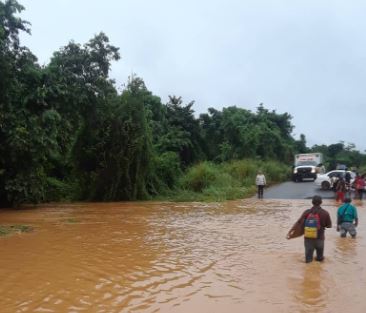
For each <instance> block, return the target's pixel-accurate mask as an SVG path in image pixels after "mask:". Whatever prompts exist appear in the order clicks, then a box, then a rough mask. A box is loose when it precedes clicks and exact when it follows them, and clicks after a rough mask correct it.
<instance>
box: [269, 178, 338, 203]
mask: <svg viewBox="0 0 366 313" xmlns="http://www.w3.org/2000/svg"><path fill="white" fill-rule="evenodd" d="M315 194H316V195H320V196H321V197H322V198H323V199H334V198H335V193H334V191H332V190H321V189H320V187H319V186H317V185H315V183H314V182H313V181H303V182H299V183H295V182H292V181H289V182H285V183H281V184H278V185H274V186H271V187H269V188H265V189H264V198H265V199H311V198H312V197H313V196H314V195H315Z"/></svg>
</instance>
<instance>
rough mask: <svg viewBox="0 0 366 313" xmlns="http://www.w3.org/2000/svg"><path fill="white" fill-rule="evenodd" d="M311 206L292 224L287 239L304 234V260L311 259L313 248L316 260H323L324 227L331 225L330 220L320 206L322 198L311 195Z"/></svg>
mask: <svg viewBox="0 0 366 313" xmlns="http://www.w3.org/2000/svg"><path fill="white" fill-rule="evenodd" d="M312 204H313V207H312V208H311V209H307V210H305V211H304V212H303V213H302V215H301V216H300V218H299V219H298V220H297V221H296V223H295V224H294V226H292V228H291V229H290V231H289V232H288V234H287V237H286V238H287V239H291V238H296V237H299V236H302V235H304V247H305V262H306V263H310V262H312V261H313V256H314V250H315V251H316V261H319V262H321V261H323V260H324V241H325V236H324V233H325V228H331V227H332V221H331V218H330V215H329V213H328V211H326V210H324V209H323V208H321V206H320V205H321V204H322V198H321V197H320V196H318V195H315V196H313V199H312Z"/></svg>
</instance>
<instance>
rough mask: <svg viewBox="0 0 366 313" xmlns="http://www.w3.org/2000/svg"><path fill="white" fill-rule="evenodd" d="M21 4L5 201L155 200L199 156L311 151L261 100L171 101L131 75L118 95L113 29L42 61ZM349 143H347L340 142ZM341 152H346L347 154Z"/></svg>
mask: <svg viewBox="0 0 366 313" xmlns="http://www.w3.org/2000/svg"><path fill="white" fill-rule="evenodd" d="M23 9H24V8H23V7H22V6H21V5H20V4H19V3H18V2H17V1H14V0H8V1H5V2H4V1H0V204H1V206H8V205H17V204H20V203H24V202H35V203H36V202H42V201H59V200H63V199H72V200H98V201H111V200H135V199H146V198H149V197H151V196H154V195H157V194H159V193H161V192H162V191H163V190H166V189H172V188H174V187H175V185H176V183H177V180H178V179H179V177H180V175H181V174H182V172H183V171H185V170H186V169H187V168H188V167H189V166H191V165H193V164H196V163H198V162H200V161H213V162H224V161H230V160H234V159H237V160H238V159H243V158H253V159H268V160H269V159H276V160H279V161H282V162H287V163H288V162H292V159H293V154H294V153H296V152H303V151H309V149H308V148H307V147H306V140H305V136H304V135H301V137H300V140H295V139H294V138H293V137H292V135H291V133H292V130H293V125H292V123H291V119H292V117H291V116H290V115H289V114H288V113H284V114H278V113H276V112H275V111H269V110H267V109H265V108H264V106H263V105H259V107H258V108H257V111H256V112H251V111H250V110H246V109H243V108H238V107H235V106H232V107H227V108H223V109H222V110H216V109H213V108H210V109H209V110H208V112H207V113H205V114H201V115H200V116H199V117H196V116H195V115H194V111H193V109H192V106H193V104H194V103H193V102H190V103H188V104H184V103H183V101H182V99H181V97H176V96H171V97H169V101H168V103H162V101H161V99H160V98H159V97H157V96H155V95H153V94H152V92H150V91H149V90H148V89H147V87H146V86H145V83H144V81H143V80H142V79H141V78H139V77H136V76H132V77H130V79H129V81H128V83H127V85H126V87H125V89H124V90H123V91H122V92H118V91H117V89H116V87H115V84H114V81H113V80H111V79H110V78H109V71H110V67H111V62H113V61H117V60H118V59H119V58H120V55H119V51H118V50H119V49H118V48H116V47H114V46H113V45H111V44H110V43H109V39H108V37H107V36H106V35H105V34H104V33H99V34H97V35H96V36H94V37H93V38H92V39H91V40H89V42H87V43H86V44H84V45H80V44H78V43H75V42H73V41H71V42H69V43H68V44H67V45H66V46H64V47H62V48H61V49H60V50H59V51H56V52H55V53H54V54H53V56H52V58H51V60H50V62H49V64H47V65H45V66H40V65H39V64H38V63H37V58H36V56H35V55H33V54H32V52H31V51H30V50H29V49H28V48H27V47H24V46H21V44H20V42H19V32H20V31H25V32H30V30H29V27H28V26H29V24H28V23H27V22H26V21H23V20H22V19H20V18H19V17H18V16H17V14H18V13H20V12H21V11H22V10H23ZM339 145H342V146H339ZM339 148H340V150H339ZM313 149H315V150H318V151H319V150H321V152H323V153H324V154H326V155H328V156H329V157H334V158H336V157H337V158H340V156H342V157H344V160H345V161H346V160H347V163H348V161H349V162H352V164H357V165H358V164H359V165H361V164H364V163H365V156H364V155H363V154H361V153H359V152H358V151H355V150H354V149H353V148H352V147H350V146H347V147H345V146H344V145H343V144H336V145H331V146H328V147H327V146H317V147H314V148H313Z"/></svg>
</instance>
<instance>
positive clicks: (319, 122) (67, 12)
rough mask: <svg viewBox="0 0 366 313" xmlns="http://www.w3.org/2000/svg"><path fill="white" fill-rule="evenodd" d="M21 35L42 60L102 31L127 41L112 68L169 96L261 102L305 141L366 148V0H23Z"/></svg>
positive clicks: (204, 102) (198, 107) (122, 78)
mask: <svg viewBox="0 0 366 313" xmlns="http://www.w3.org/2000/svg"><path fill="white" fill-rule="evenodd" d="M19 2H20V3H21V4H22V5H24V6H25V8H26V10H25V11H23V12H22V14H21V17H22V18H23V19H25V20H28V21H29V22H31V24H32V26H31V30H32V35H31V36H28V35H27V36H21V40H22V44H23V45H25V46H27V47H29V48H30V50H31V51H32V52H33V53H34V54H35V55H36V56H37V57H38V59H39V62H40V63H41V64H47V63H48V62H49V59H50V57H51V56H52V53H53V52H55V51H57V50H59V49H60V47H62V46H65V45H66V44H67V43H68V42H69V41H70V40H74V41H75V42H77V43H81V44H84V43H86V42H87V41H88V40H89V39H91V38H92V37H93V36H94V35H95V34H97V33H99V32H100V31H103V32H105V33H106V35H107V36H108V37H109V39H110V42H111V44H113V45H114V46H117V47H119V48H120V54H121V57H122V58H121V60H119V61H118V62H117V63H113V65H112V72H111V77H112V78H114V79H115V80H116V83H117V87H118V86H121V85H122V84H123V83H125V82H126V81H127V77H128V76H129V75H131V73H136V74H137V75H138V76H140V77H142V78H143V79H144V81H145V83H146V86H147V88H148V89H149V90H151V91H152V92H153V93H154V94H155V95H157V96H160V97H161V98H162V101H163V102H164V103H166V102H167V99H168V95H177V96H182V98H183V101H184V103H188V102H190V101H192V100H194V101H195V105H194V107H193V109H194V110H195V112H196V113H197V114H198V113H204V112H207V109H208V108H209V107H214V108H216V109H218V110H221V109H222V108H223V107H228V106H231V105H236V106H238V107H242V108H245V109H249V110H252V111H255V110H256V108H257V107H258V105H259V104H260V103H263V104H264V106H265V108H267V109H270V110H275V111H276V112H277V113H285V112H288V113H289V114H291V116H292V117H293V119H292V123H293V124H294V125H295V129H294V133H293V135H294V137H295V138H296V139H298V138H299V136H300V134H302V133H303V134H305V136H306V139H307V144H308V146H312V145H314V144H327V145H329V144H332V143H338V142H339V141H344V142H345V143H354V144H356V148H357V149H358V150H360V151H364V150H365V149H366V142H365V140H364V132H365V130H364V129H363V126H364V120H365V115H366V106H365V103H366V88H365V83H366V40H365V39H366V18H365V12H366V1H361V0H360V1H356V0H353V1H343V0H342V1H341V0H338V1H337V0H322V1H319V0H314V1H313V0H303V1H297V0H289V1H285V0H283V1H275V0H273V1H270V0H251V1H249V0H222V1H218V0H181V1H175V0H103V1H97V0H93V1H91V0H52V1H50V0H19Z"/></svg>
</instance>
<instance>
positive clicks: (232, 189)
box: [169, 159, 290, 201]
mask: <svg viewBox="0 0 366 313" xmlns="http://www.w3.org/2000/svg"><path fill="white" fill-rule="evenodd" d="M258 170H262V171H263V173H264V174H265V176H266V179H267V183H268V184H274V183H277V182H281V181H284V180H286V179H287V178H288V177H289V174H290V167H289V166H288V165H285V164H282V163H279V162H276V161H259V160H250V159H248V160H240V161H231V162H226V163H221V164H215V163H212V162H202V163H199V164H197V165H195V166H193V167H191V168H189V169H188V170H187V172H186V173H185V174H184V175H183V176H182V177H181V179H180V181H179V183H178V187H177V189H176V190H175V191H174V192H173V193H171V194H170V196H169V198H171V199H172V200H174V201H224V200H232V199H240V198H245V197H248V196H251V195H253V194H254V193H255V190H256V186H255V176H256V174H257V172H258Z"/></svg>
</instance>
